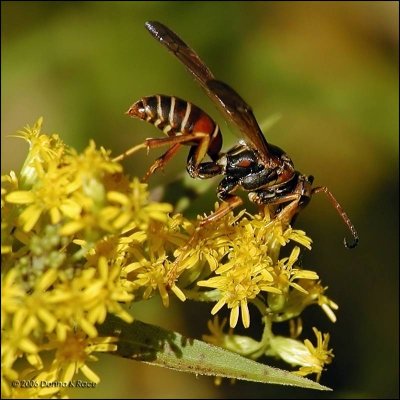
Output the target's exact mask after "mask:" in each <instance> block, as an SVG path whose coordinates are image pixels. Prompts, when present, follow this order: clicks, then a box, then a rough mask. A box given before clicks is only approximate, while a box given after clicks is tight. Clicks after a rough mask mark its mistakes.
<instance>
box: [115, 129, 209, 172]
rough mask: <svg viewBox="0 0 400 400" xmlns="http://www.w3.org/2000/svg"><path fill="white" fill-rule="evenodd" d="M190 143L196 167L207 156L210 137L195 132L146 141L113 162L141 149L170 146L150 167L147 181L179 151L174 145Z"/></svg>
mask: <svg viewBox="0 0 400 400" xmlns="http://www.w3.org/2000/svg"><path fill="white" fill-rule="evenodd" d="M190 142H192V143H194V145H193V146H192V148H194V149H195V150H193V156H192V158H193V159H194V164H195V166H196V167H197V166H198V165H199V164H200V162H201V160H202V159H203V158H204V157H205V155H206V154H207V149H208V145H209V143H210V136H209V135H208V134H207V133H202V132H195V133H188V134H180V135H174V136H169V137H166V138H156V139H153V138H150V139H146V140H145V141H144V142H143V143H141V144H139V145H136V146H134V147H132V148H130V149H129V150H127V151H125V152H124V153H122V154H120V155H119V156H117V157H115V158H114V159H113V161H117V162H118V161H122V160H124V159H126V158H127V157H129V156H131V155H132V154H134V153H136V152H137V151H138V150H141V149H146V148H147V150H150V149H156V148H158V147H162V146H171V148H170V149H169V150H168V151H167V152H166V153H164V154H163V155H162V156H161V157H159V158H158V159H157V160H156V161H155V162H154V164H153V165H152V166H151V167H150V169H149V170H148V172H147V173H146V175H145V178H146V179H148V178H149V176H150V175H152V174H153V173H154V172H155V171H156V170H157V169H158V168H162V167H164V166H165V164H166V163H167V162H168V161H169V160H170V159H171V158H172V157H173V156H174V155H175V154H176V152H177V151H178V149H179V147H178V148H175V145H176V144H188V143H190Z"/></svg>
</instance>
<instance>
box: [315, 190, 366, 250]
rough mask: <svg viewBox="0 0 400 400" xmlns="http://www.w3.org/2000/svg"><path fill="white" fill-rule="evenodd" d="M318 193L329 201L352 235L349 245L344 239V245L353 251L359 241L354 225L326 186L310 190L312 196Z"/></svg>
mask: <svg viewBox="0 0 400 400" xmlns="http://www.w3.org/2000/svg"><path fill="white" fill-rule="evenodd" d="M319 192H323V193H325V194H326V195H327V196H328V199H329V200H330V201H331V203H332V205H333V206H334V207H335V209H336V211H337V212H338V214H339V215H340V217H341V218H342V220H343V222H344V223H345V224H346V226H347V227H348V228H349V230H350V232H351V234H352V235H353V238H354V240H353V242H352V243H350V244H349V242H348V241H347V239H346V238H345V239H344V245H345V246H346V247H347V248H348V249H354V247H356V246H357V244H358V241H359V237H358V233H357V231H356V228H355V227H354V225H353V224H352V222H351V221H350V218H349V217H348V216H347V214H346V212H345V211H344V210H343V208H342V206H341V205H340V204H339V202H338V201H337V200H336V198H335V197H334V196H333V194H332V193H331V192H330V191H329V189H328V188H327V187H326V186H319V187H316V188H314V189H313V190H312V192H311V193H312V194H315V193H319Z"/></svg>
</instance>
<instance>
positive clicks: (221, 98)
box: [145, 21, 270, 164]
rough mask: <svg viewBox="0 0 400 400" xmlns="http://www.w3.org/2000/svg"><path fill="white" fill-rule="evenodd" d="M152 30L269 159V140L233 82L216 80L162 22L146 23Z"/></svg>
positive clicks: (261, 153) (248, 139) (265, 157)
mask: <svg viewBox="0 0 400 400" xmlns="http://www.w3.org/2000/svg"><path fill="white" fill-rule="evenodd" d="M145 26H146V28H147V30H148V31H149V32H150V34H151V35H152V36H153V37H154V38H155V39H157V40H158V41H159V42H160V43H162V44H163V45H164V46H165V47H166V48H167V49H168V50H169V51H170V52H171V53H173V54H174V55H175V56H176V57H177V58H178V59H179V60H180V61H181V62H182V63H183V65H184V66H185V67H186V69H187V70H188V71H189V72H190V73H191V74H192V75H193V76H194V77H195V78H196V80H197V81H198V82H199V84H200V86H201V87H202V88H203V89H204V90H205V91H206V93H207V94H208V96H209V97H210V98H211V99H212V100H213V101H214V102H215V103H216V105H217V106H218V108H219V109H220V110H221V112H222V113H223V115H224V116H225V118H226V119H227V121H229V122H231V123H233V125H234V126H235V127H236V128H238V129H239V131H240V133H241V134H242V136H243V137H244V138H245V140H246V142H247V143H248V144H249V145H250V147H252V149H253V150H255V151H257V152H258V153H259V154H260V156H261V159H262V160H263V161H264V163H266V164H267V163H268V159H270V152H269V149H268V143H267V141H266V140H265V137H264V135H263V133H262V132H261V130H260V127H259V125H258V123H257V120H256V118H255V117H254V114H253V111H252V109H251V107H250V106H249V105H248V104H247V103H246V102H245V101H244V100H243V99H242V97H241V96H240V95H239V94H238V93H237V92H236V91H235V90H234V89H233V88H231V87H230V86H229V85H227V84H226V83H223V82H221V81H219V80H216V79H215V77H214V75H213V73H212V72H211V71H210V69H209V68H208V67H207V65H206V64H205V63H204V62H203V61H202V60H201V58H200V57H199V56H198V55H197V53H196V52H195V51H194V50H192V49H191V48H190V47H189V46H188V45H187V44H186V43H185V42H184V41H183V40H182V39H181V38H180V37H179V36H178V35H176V34H175V33H174V32H172V31H171V30H170V29H169V28H167V27H166V26H165V25H163V24H162V23H160V22H156V21H151V22H146V24H145Z"/></svg>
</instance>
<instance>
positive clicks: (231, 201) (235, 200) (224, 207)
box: [199, 195, 243, 227]
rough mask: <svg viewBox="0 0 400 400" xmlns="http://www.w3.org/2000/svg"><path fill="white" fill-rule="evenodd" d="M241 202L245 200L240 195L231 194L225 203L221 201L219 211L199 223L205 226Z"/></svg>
mask: <svg viewBox="0 0 400 400" xmlns="http://www.w3.org/2000/svg"><path fill="white" fill-rule="evenodd" d="M241 204H243V200H242V199H241V198H240V197H239V196H235V195H230V196H229V197H228V198H227V199H225V200H224V201H223V203H221V205H220V206H219V208H218V210H217V211H215V212H213V213H212V214H210V215H209V216H208V217H206V218H204V219H202V220H201V221H200V223H199V226H200V227H203V226H205V225H208V224H210V223H212V222H215V221H218V220H219V219H221V218H222V217H224V216H225V215H227V214H228V213H229V212H230V211H232V210H233V209H235V208H236V207H238V206H240V205H241Z"/></svg>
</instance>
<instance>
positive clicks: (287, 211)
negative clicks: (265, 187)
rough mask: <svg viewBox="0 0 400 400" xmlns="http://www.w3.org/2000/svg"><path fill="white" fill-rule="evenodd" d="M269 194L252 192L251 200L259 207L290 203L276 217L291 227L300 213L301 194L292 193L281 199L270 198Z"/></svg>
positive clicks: (250, 194)
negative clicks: (293, 220) (291, 223)
mask: <svg viewBox="0 0 400 400" xmlns="http://www.w3.org/2000/svg"><path fill="white" fill-rule="evenodd" d="M267 196H268V194H267V193H264V192H251V193H249V199H250V201H252V202H253V203H256V204H258V205H259V206H263V205H264V206H265V205H266V206H278V205H280V204H283V203H288V204H287V205H286V206H284V207H283V209H282V210H281V211H280V212H279V213H278V214H277V215H276V216H275V217H276V218H277V219H279V220H280V221H283V223H284V224H286V225H289V224H290V222H291V220H292V219H293V217H294V216H295V215H296V214H297V213H298V212H299V211H300V208H301V205H300V200H301V197H302V196H301V194H299V193H291V194H287V195H285V196H281V197H274V198H268V197H267Z"/></svg>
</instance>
